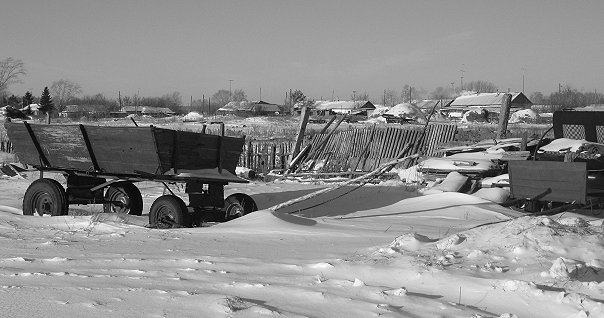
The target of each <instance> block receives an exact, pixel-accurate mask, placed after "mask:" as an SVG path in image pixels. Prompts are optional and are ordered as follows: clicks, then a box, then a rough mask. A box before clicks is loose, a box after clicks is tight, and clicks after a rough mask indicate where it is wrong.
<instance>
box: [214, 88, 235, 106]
mask: <svg viewBox="0 0 604 318" xmlns="http://www.w3.org/2000/svg"><path fill="white" fill-rule="evenodd" d="M230 95H231V93H230V92H229V91H228V90H226V89H221V90H219V91H217V92H216V93H214V95H212V102H213V103H216V104H217V105H219V106H220V107H222V106H224V105H226V104H227V103H228V102H229V101H230V99H231V96H230Z"/></svg>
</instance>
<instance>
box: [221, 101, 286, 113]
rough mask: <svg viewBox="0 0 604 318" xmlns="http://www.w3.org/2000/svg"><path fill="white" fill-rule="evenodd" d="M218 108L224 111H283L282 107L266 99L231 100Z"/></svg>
mask: <svg viewBox="0 0 604 318" xmlns="http://www.w3.org/2000/svg"><path fill="white" fill-rule="evenodd" d="M218 110H219V111H223V112H236V111H240V112H278V111H281V108H280V107H279V106H278V105H276V104H271V103H267V102H265V101H251V102H250V101H241V102H229V103H227V104H226V105H224V106H223V107H221V108H219V109H218Z"/></svg>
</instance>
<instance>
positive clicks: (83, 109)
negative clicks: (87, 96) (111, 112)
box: [59, 105, 108, 118]
mask: <svg viewBox="0 0 604 318" xmlns="http://www.w3.org/2000/svg"><path fill="white" fill-rule="evenodd" d="M106 113H108V107H107V106H106V105H67V106H65V108H64V109H63V111H61V112H59V117H68V118H79V117H82V116H90V115H92V116H95V115H101V114H106Z"/></svg>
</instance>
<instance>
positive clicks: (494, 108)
mask: <svg viewBox="0 0 604 318" xmlns="http://www.w3.org/2000/svg"><path fill="white" fill-rule="evenodd" d="M508 94H510V95H512V96H511V97H512V98H511V102H510V111H511V112H514V111H516V110H519V109H526V108H530V107H531V106H532V105H533V103H532V102H531V101H530V100H529V99H528V98H527V97H526V95H524V94H523V93H508ZM505 95H506V93H477V94H471V95H463V96H459V97H457V98H455V99H454V100H453V101H452V102H451V103H450V104H449V105H448V106H446V107H442V108H441V109H440V111H441V112H442V113H443V114H445V115H447V116H448V117H449V118H451V119H461V118H463V117H464V114H465V113H467V112H469V111H472V112H476V113H481V114H484V116H485V119H486V120H489V121H490V120H494V121H497V119H498V116H499V111H500V110H501V105H502V104H503V102H504V98H505Z"/></svg>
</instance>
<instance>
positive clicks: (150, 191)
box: [0, 175, 604, 318]
mask: <svg viewBox="0 0 604 318" xmlns="http://www.w3.org/2000/svg"><path fill="white" fill-rule="evenodd" d="M33 178H35V175H32V176H29V178H28V179H3V180H0V190H1V191H0V204H1V206H0V308H2V309H1V314H0V316H2V317H378V316H379V317H544V318H545V317H603V316H604V308H602V302H604V294H603V292H604V283H602V281H604V248H603V240H602V239H603V229H604V227H603V225H602V219H600V218H597V217H594V216H593V213H585V215H581V214H573V213H565V214H563V215H557V216H553V217H531V216H526V215H523V214H520V213H518V212H514V211H511V210H509V209H506V208H503V207H501V206H499V205H497V204H494V203H491V202H489V201H485V200H483V199H480V198H477V197H474V196H471V195H466V194H461V193H439V194H434V195H427V196H419V195H418V194H417V193H416V192H413V190H412V189H410V188H406V187H405V186H404V185H401V184H389V185H387V186H379V185H378V186H370V185H367V186H364V187H362V188H360V189H358V190H356V191H353V192H351V193H349V194H346V195H343V196H341V197H340V195H342V194H344V193H345V192H347V191H349V190H351V189H352V188H345V189H342V190H340V191H336V192H333V193H331V194H328V195H325V196H320V197H317V198H315V199H313V200H311V201H307V202H302V203H299V204H297V205H295V206H292V207H289V208H286V209H284V210H283V211H278V212H275V213H271V212H269V211H268V210H261V211H257V212H254V213H252V214H249V215H247V216H244V217H242V218H239V219H236V220H234V221H232V222H229V223H224V224H218V225H214V226H211V227H201V228H190V229H171V230H158V229H149V228H145V227H144V226H145V225H146V224H147V223H148V219H147V215H146V213H147V212H148V208H149V206H150V205H151V203H152V202H153V200H154V199H155V198H156V197H157V196H159V195H160V194H161V193H162V188H161V187H160V186H158V185H157V184H155V183H141V184H139V186H140V188H141V189H142V192H143V196H144V201H145V206H146V211H145V212H144V215H143V216H140V217H136V216H128V215H117V214H104V213H98V212H99V211H101V210H102V208H101V207H100V206H79V207H78V206H72V207H70V215H68V216H61V217H47V216H45V217H39V216H23V215H22V214H21V210H20V209H21V200H22V198H23V194H24V192H25V189H26V188H27V186H28V184H29V183H30V182H31V180H32V179H33ZM320 187H321V186H320V185H304V184H297V183H270V184H265V183H252V184H247V185H235V186H230V185H229V186H228V191H237V192H245V193H248V194H253V196H254V198H255V199H256V200H257V201H258V204H259V206H260V208H266V207H268V206H270V205H273V204H276V203H279V202H282V201H285V200H287V199H291V198H294V197H298V196H301V195H304V194H307V193H309V192H311V191H313V190H317V189H318V188H320ZM328 200H330V201H329V202H327V203H325V204H320V203H322V202H325V201H328ZM315 205H316V206H315ZM313 206H314V207H313ZM287 212H297V213H294V214H290V213H287Z"/></svg>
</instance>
